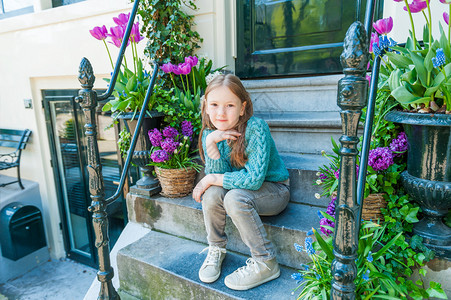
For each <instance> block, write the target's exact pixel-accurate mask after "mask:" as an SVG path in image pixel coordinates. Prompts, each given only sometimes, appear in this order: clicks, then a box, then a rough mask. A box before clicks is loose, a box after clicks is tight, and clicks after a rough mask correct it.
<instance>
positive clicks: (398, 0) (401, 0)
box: [393, 0, 404, 2]
mask: <svg viewBox="0 0 451 300" xmlns="http://www.w3.org/2000/svg"><path fill="white" fill-rule="evenodd" d="M393 1H395V2H403V1H404V0H393Z"/></svg>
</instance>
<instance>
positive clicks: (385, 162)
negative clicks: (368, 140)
mask: <svg viewBox="0 0 451 300" xmlns="http://www.w3.org/2000/svg"><path fill="white" fill-rule="evenodd" d="M393 164H394V162H393V153H392V152H391V150H390V149H389V148H388V147H379V148H376V149H373V150H370V153H369V156H368V165H370V166H371V167H372V168H373V170H374V171H375V172H378V171H382V170H386V169H387V168H388V167H390V166H391V165H393Z"/></svg>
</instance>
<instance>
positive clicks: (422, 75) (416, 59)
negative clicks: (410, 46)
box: [409, 50, 428, 87]
mask: <svg viewBox="0 0 451 300" xmlns="http://www.w3.org/2000/svg"><path fill="white" fill-rule="evenodd" d="M409 53H410V58H411V59H412V62H413V64H414V65H415V68H416V70H417V75H418V78H419V79H420V80H421V83H422V84H423V86H425V87H428V84H427V70H426V68H425V66H424V58H423V57H421V56H420V55H418V54H416V53H415V52H413V51H410V50H409Z"/></svg>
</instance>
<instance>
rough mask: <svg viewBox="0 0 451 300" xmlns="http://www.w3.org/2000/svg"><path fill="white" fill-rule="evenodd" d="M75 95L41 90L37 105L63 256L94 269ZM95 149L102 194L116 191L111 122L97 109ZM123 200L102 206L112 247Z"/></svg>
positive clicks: (80, 122)
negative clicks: (43, 122)
mask: <svg viewBox="0 0 451 300" xmlns="http://www.w3.org/2000/svg"><path fill="white" fill-rule="evenodd" d="M77 94H78V90H45V91H43V99H44V100H43V105H44V110H45V117H46V125H47V132H48V137H49V141H50V149H51V156H52V166H53V173H54V177H55V182H56V186H57V193H58V201H59V208H60V213H61V220H62V229H63V235H64V242H65V247H66V252H67V254H68V256H70V257H71V258H72V259H74V260H77V261H79V262H81V263H84V264H87V265H91V266H96V265H97V257H96V255H97V251H96V248H95V246H94V239H95V238H94V232H93V227H92V217H91V214H90V213H89V212H88V210H87V208H88V206H89V205H90V204H91V199H90V196H89V186H88V174H87V171H86V167H85V166H86V161H87V154H86V139H85V135H84V128H83V126H84V124H85V123H84V116H83V112H82V110H81V108H80V106H79V105H78V104H77V103H75V101H74V96H76V95H77ZM97 111H98V114H97V123H98V144H99V151H100V156H101V163H102V173H103V176H104V183H105V193H106V196H107V197H109V196H111V195H112V194H114V192H115V191H116V188H117V183H118V182H119V178H120V167H119V164H118V161H120V160H119V159H118V155H117V149H116V148H117V147H116V138H115V137H116V134H115V129H114V128H113V127H111V126H110V127H109V128H108V125H110V124H111V118H110V117H109V116H106V115H102V114H101V110H100V109H99V110H97ZM123 199H124V197H121V198H120V199H118V200H117V201H116V202H114V203H113V204H111V205H110V206H108V208H107V212H108V217H109V218H108V221H109V238H110V246H111V247H113V245H114V243H115V242H116V240H117V238H118V237H119V234H120V233H121V231H122V229H123V228H124V226H125V223H126V222H127V220H126V217H125V216H126V215H127V214H126V212H125V209H126V206H125V202H124V200H123Z"/></svg>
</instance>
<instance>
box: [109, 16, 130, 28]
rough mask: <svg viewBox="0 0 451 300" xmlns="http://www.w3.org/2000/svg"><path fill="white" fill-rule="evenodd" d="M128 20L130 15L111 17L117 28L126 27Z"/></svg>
mask: <svg viewBox="0 0 451 300" xmlns="http://www.w3.org/2000/svg"><path fill="white" fill-rule="evenodd" d="M128 19H130V13H128V14H124V13H121V14H119V16H117V17H113V21H114V23H116V24H117V25H119V26H121V25H127V23H128Z"/></svg>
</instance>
